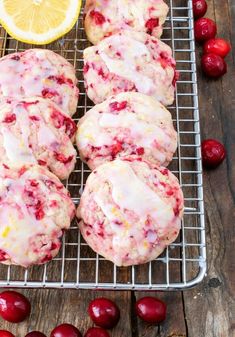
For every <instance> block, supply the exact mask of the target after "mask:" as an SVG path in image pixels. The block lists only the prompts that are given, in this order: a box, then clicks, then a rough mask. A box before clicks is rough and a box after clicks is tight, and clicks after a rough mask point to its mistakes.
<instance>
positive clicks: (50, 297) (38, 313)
mask: <svg viewBox="0 0 235 337" xmlns="http://www.w3.org/2000/svg"><path fill="white" fill-rule="evenodd" d="M20 292H21V293H23V294H25V295H26V296H27V297H28V298H29V299H30V302H31V304H32V312H31V316H30V318H29V319H28V320H27V321H25V322H23V323H21V324H10V323H7V322H4V321H3V320H2V319H0V328H1V329H7V330H9V331H11V332H12V333H14V334H15V335H16V336H17V337H24V336H25V335H26V333H27V332H29V331H32V330H39V331H42V332H44V333H45V334H46V335H47V336H50V332H51V331H52V329H53V328H54V327H55V326H57V325H58V324H62V323H71V324H74V325H75V326H77V327H78V329H79V330H80V331H81V332H82V333H83V334H84V333H85V332H86V330H87V329H88V328H89V327H91V326H93V324H92V322H91V320H90V319H89V316H88V314H87V308H88V304H89V302H90V301H91V300H92V299H94V298H97V297H102V296H105V297H107V298H110V299H112V300H114V301H115V302H116V303H117V305H118V306H119V308H120V310H121V319H120V322H119V323H118V325H117V327H116V328H115V329H114V330H113V331H112V333H111V336H112V337H120V336H123V337H130V336H131V316H130V313H131V308H130V305H131V298H130V296H131V293H130V292H119V291H116V292H113V291H112V292H102V291H97V292H96V291H86V290H84V291H82V290H81V291H77V290H45V289H41V290H37V289H34V290H33V289H29V290H22V291H20Z"/></svg>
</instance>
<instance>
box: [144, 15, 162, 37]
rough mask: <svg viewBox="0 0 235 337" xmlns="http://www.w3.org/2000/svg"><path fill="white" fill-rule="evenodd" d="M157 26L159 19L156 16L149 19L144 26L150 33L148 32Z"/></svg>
mask: <svg viewBox="0 0 235 337" xmlns="http://www.w3.org/2000/svg"><path fill="white" fill-rule="evenodd" d="M158 26H159V19H158V18H155V19H154V18H152V19H149V20H148V21H147V22H146V24H145V27H146V28H147V29H148V33H150V34H151V33H152V31H153V30H154V28H156V27H158Z"/></svg>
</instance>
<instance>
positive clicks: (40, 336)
mask: <svg viewBox="0 0 235 337" xmlns="http://www.w3.org/2000/svg"><path fill="white" fill-rule="evenodd" d="M25 337H46V335H44V333H42V332H40V331H31V332H29V333H27V335H26V336H25Z"/></svg>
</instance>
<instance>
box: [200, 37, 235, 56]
mask: <svg viewBox="0 0 235 337" xmlns="http://www.w3.org/2000/svg"><path fill="white" fill-rule="evenodd" d="M231 48H232V47H231V44H230V43H229V42H228V41H226V40H224V39H210V40H208V41H206V42H205V44H204V47H203V51H204V53H205V54H208V53H212V54H216V55H219V56H221V57H223V58H224V57H225V56H227V55H228V53H229V52H230V50H231Z"/></svg>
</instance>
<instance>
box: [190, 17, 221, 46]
mask: <svg viewBox="0 0 235 337" xmlns="http://www.w3.org/2000/svg"><path fill="white" fill-rule="evenodd" d="M194 28H195V39H196V41H198V42H204V41H206V40H209V39H213V38H214V37H215V35H216V33H217V27H216V24H215V22H214V21H213V20H211V19H208V18H200V19H198V20H196V21H195V27H194Z"/></svg>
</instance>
